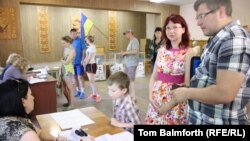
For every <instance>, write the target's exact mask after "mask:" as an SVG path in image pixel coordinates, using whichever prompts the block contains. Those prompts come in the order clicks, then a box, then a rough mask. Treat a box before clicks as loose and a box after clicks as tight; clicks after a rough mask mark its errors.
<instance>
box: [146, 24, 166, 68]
mask: <svg viewBox="0 0 250 141" xmlns="http://www.w3.org/2000/svg"><path fill="white" fill-rule="evenodd" d="M162 43H163V40H162V28H161V27H156V28H155V31H154V38H153V40H151V41H150V44H149V47H148V49H149V50H148V51H149V56H150V58H151V72H153V69H154V65H155V60H156V56H157V51H158V49H159V48H160V47H161V45H162Z"/></svg>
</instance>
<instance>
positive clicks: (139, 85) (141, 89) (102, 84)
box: [57, 75, 150, 122]
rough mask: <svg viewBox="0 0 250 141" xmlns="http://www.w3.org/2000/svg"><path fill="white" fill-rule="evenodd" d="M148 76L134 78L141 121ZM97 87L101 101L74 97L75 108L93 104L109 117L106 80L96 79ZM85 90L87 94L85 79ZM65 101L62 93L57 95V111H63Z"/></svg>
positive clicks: (110, 108) (145, 104)
mask: <svg viewBox="0 0 250 141" xmlns="http://www.w3.org/2000/svg"><path fill="white" fill-rule="evenodd" d="M149 78H150V76H149V75H148V76H146V77H140V78H136V80H135V84H136V98H137V103H136V104H137V106H138V107H139V110H140V117H141V119H142V122H143V120H144V118H145V113H146V111H147V107H148V103H149V100H148V84H149ZM96 84H97V88H98V90H99V92H100V94H101V96H102V101H101V102H99V103H97V102H95V101H92V100H88V99H86V98H85V99H83V100H80V99H76V103H75V105H74V107H75V108H84V107H88V106H95V107H96V108H97V109H99V110H100V111H102V112H103V113H105V114H106V115H107V116H109V117H111V115H112V101H111V98H109V96H108V88H107V84H106V81H97V82H96ZM85 91H86V94H87V95H89V94H90V92H91V88H90V86H89V83H88V81H85ZM65 102H66V99H65V97H64V96H63V95H59V96H57V111H63V110H65V109H64V107H62V104H63V103H65Z"/></svg>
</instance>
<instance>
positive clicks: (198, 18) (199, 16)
mask: <svg viewBox="0 0 250 141" xmlns="http://www.w3.org/2000/svg"><path fill="white" fill-rule="evenodd" d="M217 9H218V8H216V9H213V10H210V11H208V12H207V13H204V14H200V15H198V16H196V17H195V19H196V20H197V21H198V20H203V19H204V18H205V17H206V16H207V15H209V14H211V13H214V12H215V11H216V10H217Z"/></svg>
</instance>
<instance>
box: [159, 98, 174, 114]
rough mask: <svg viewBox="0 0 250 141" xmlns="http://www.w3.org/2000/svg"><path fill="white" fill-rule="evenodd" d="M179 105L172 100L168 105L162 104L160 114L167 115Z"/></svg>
mask: <svg viewBox="0 0 250 141" xmlns="http://www.w3.org/2000/svg"><path fill="white" fill-rule="evenodd" d="M177 104H178V103H177V102H176V101H175V100H174V99H171V100H170V101H169V102H167V103H162V105H161V107H160V108H159V109H158V112H159V113H161V114H166V113H167V112H168V111H169V110H171V109H172V108H173V107H175V106H176V105H177Z"/></svg>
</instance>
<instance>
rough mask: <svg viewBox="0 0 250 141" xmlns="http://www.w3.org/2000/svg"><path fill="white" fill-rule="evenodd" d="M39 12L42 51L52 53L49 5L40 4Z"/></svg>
mask: <svg viewBox="0 0 250 141" xmlns="http://www.w3.org/2000/svg"><path fill="white" fill-rule="evenodd" d="M37 13H38V33H39V47H40V53H50V52H51V48H50V45H49V17H48V15H49V14H48V7H47V6H38V7H37Z"/></svg>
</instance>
